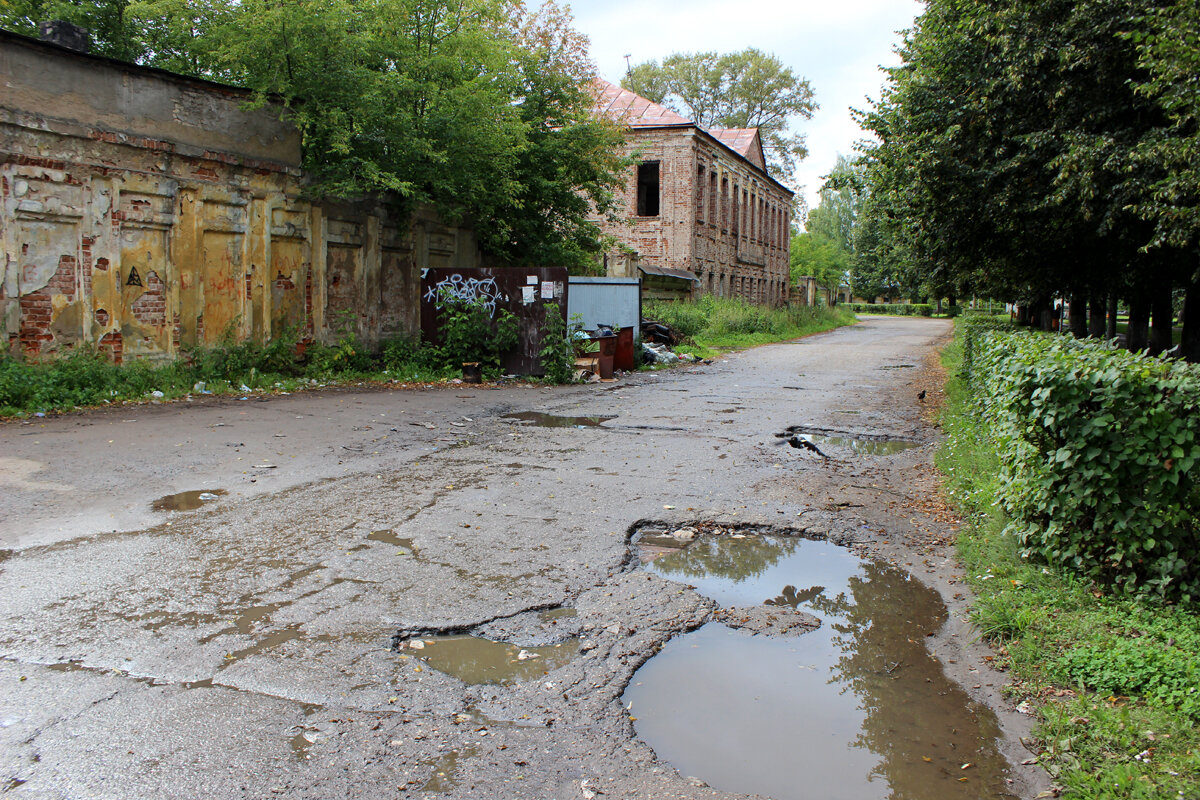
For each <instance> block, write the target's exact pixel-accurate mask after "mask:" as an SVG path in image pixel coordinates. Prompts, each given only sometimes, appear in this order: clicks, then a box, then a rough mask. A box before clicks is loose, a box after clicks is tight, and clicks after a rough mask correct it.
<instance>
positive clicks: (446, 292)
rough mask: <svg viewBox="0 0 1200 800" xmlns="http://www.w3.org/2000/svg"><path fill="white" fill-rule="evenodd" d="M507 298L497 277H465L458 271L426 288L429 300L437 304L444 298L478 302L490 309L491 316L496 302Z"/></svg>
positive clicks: (427, 299)
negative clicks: (497, 282)
mask: <svg viewBox="0 0 1200 800" xmlns="http://www.w3.org/2000/svg"><path fill="white" fill-rule="evenodd" d="M505 299H506V298H505V297H504V294H503V293H502V292H501V291H500V287H499V286H498V285H497V284H496V279H495V278H486V279H482V280H481V279H479V278H464V277H463V276H462V275H459V274H458V273H455V274H454V275H451V276H449V277H447V278H443V279H442V280H440V281H438V282H437V283H436V284H434V285H433V286H430V287H429V288H428V289H426V290H425V300H426V301H427V302H430V303H435V304H437V303H439V302H440V301H443V300H448V301H450V302H458V303H470V302H478V303H480V304H481V305H482V306H483V307H484V308H486V309H487V310H488V315H489V316H495V314H496V303H498V302H500V301H502V300H505Z"/></svg>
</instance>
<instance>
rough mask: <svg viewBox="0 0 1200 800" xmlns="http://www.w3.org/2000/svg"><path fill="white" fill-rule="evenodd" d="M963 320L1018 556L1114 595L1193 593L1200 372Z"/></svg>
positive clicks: (1198, 567) (1196, 588) (967, 358)
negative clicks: (1055, 567)
mask: <svg viewBox="0 0 1200 800" xmlns="http://www.w3.org/2000/svg"><path fill="white" fill-rule="evenodd" d="M967 325H968V331H967V335H966V337H965V349H964V359H963V373H964V374H963V378H964V382H965V383H966V385H967V386H968V387H969V389H970V391H971V392H972V393H973V396H974V403H975V413H978V414H980V415H981V419H982V420H983V421H985V422H986V423H987V426H988V428H989V430H990V433H991V435H992V436H993V437H994V438H995V443H996V445H997V451H998V452H999V453H1000V454H1001V456H1000V457H1001V482H1002V489H1001V498H1000V500H1001V504H1002V506H1003V508H1004V510H1005V512H1006V513H1007V515H1008V517H1009V519H1010V522H1009V526H1008V530H1009V531H1010V532H1011V533H1013V534H1015V535H1016V537H1017V538H1018V540H1019V541H1020V543H1021V545H1022V547H1023V548H1024V551H1025V554H1026V555H1028V556H1034V557H1039V558H1042V559H1044V560H1046V561H1047V562H1050V563H1053V564H1057V565H1061V566H1063V567H1066V568H1069V569H1071V570H1074V571H1075V572H1077V573H1080V574H1082V575H1084V576H1087V577H1088V578H1090V579H1092V580H1095V581H1097V582H1100V583H1104V584H1108V585H1110V586H1112V587H1114V588H1116V589H1117V590H1119V591H1122V592H1126V593H1130V594H1143V595H1157V596H1159V597H1162V598H1164V599H1168V600H1175V601H1183V602H1188V601H1195V600H1197V599H1198V598H1200V488H1198V487H1197V484H1196V481H1195V478H1196V475H1197V471H1198V468H1197V463H1198V462H1200V413H1198V412H1200V369H1198V368H1197V367H1196V366H1194V365H1189V364H1184V363H1180V362H1171V361H1163V360H1159V359H1155V358H1148V357H1146V356H1142V355H1139V354H1135V353H1129V352H1126V351H1124V350H1119V349H1116V348H1113V347H1112V346H1110V345H1109V344H1107V343H1103V342H1096V341H1092V340H1076V339H1071V338H1069V337H1064V336H1054V335H1044V334H1036V333H1031V332H1021V333H1018V332H1013V331H1003V330H997V329H995V327H994V326H988V325H983V324H977V323H976V324H972V323H970V322H968V323H967Z"/></svg>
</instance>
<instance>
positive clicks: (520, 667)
mask: <svg viewBox="0 0 1200 800" xmlns="http://www.w3.org/2000/svg"><path fill="white" fill-rule="evenodd" d="M423 641H424V648H423V649H420V650H414V651H413V652H414V653H415V655H416V656H417V657H418V658H420V659H421V660H422V661H424V662H425V663H427V664H429V666H431V667H433V668H434V669H436V670H438V671H439V672H445V673H446V674H447V675H453V676H454V677H456V678H458V679H459V680H460V681H462V682H463V683H469V684H481V683H487V684H502V685H503V684H511V683H518V682H520V681H527V680H530V679H532V678H540V677H541V676H542V675H544V674H546V673H547V672H550V671H552V670H555V669H557V668H558V667H561V666H563V665H564V664H567V663H568V662H570V661H571V659H573V658H575V656H576V655H577V654H578V653H579V640H578V639H568V640H567V641H565V642H562V643H560V644H553V645H546V646H545V647H518V646H517V645H515V644H509V643H508V642H493V641H492V640H491V639H483V638H480V637H478V636H464V635H455V636H434V637H431V638H429V639H425V640H423ZM409 647H410V648H411V644H410V645H409Z"/></svg>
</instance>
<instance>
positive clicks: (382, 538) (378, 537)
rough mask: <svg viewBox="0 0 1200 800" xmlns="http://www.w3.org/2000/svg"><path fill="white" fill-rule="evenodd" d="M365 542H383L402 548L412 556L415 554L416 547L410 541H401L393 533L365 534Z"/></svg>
mask: <svg viewBox="0 0 1200 800" xmlns="http://www.w3.org/2000/svg"><path fill="white" fill-rule="evenodd" d="M367 540H368V541H371V542H383V543H384V544H391V545H395V546H396V547H400V548H403V549H405V550H407V551H408V552H409V553H411V554H413V555H414V556H415V555H416V554H417V548H416V545H414V544H413V541H412V539H403V538H401V537H399V536H397V535H396V532H395V531H371V532H370V533H368V534H367Z"/></svg>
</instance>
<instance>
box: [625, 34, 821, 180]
mask: <svg viewBox="0 0 1200 800" xmlns="http://www.w3.org/2000/svg"><path fill="white" fill-rule="evenodd" d="M621 85H622V86H623V87H625V88H626V89H629V90H630V91H633V92H636V93H637V94H639V95H641V96H642V97H645V98H646V99H648V100H652V101H654V102H656V103H662V104H664V105H666V106H668V107H670V108H672V109H673V110H675V111H677V112H679V113H681V114H683V115H685V116H687V117H689V118H690V119H691V120H692V121H693V122H695V123H696V124H697V125H699V126H701V127H703V128H758V131H759V136H760V137H761V138H762V142H763V150H764V151H765V154H766V158H767V165H768V168H769V170H770V171H771V172H774V173H775V174H777V175H778V176H779V177H780V178H781V179H782V180H783V181H784V182H790V181H791V180H792V179H793V177H794V176H795V162H796V161H797V160H800V159H803V158H804V157H805V156H806V155H807V154H808V151H807V149H806V148H805V146H804V136H803V135H801V134H798V133H791V132H790V131H789V126H790V125H791V122H792V120H793V119H795V118H800V119H811V118H812V115H813V112H814V111H815V110H816V109H817V104H816V102H815V101H814V100H813V92H812V87H811V86H810V85H809V83H808V81H807V80H804V79H803V78H800V77H798V76H797V75H796V74H795V73H794V72H792V70H791V68H790V67H787V66H785V65H784V63H783V62H782V61H780V60H779V58H777V57H776V56H773V55H770V54H767V53H763V52H762V51H761V50H756V49H754V48H752V47H751V48H747V49H746V50H743V51H741V52H740V53H727V54H725V55H718V54H717V53H712V52H709V53H695V54H691V53H676V54H674V55H671V56H668V57H667V58H665V59H663V62H662V64H661V65H659V64H658V63H657V62H655V61H647V62H644V63H642V64H638V65H637V66H635V67H633V68H632V69H631V70H630V71H629V73H628V74H627V75H626V76H625V79H624V80H622V81H621Z"/></svg>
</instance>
